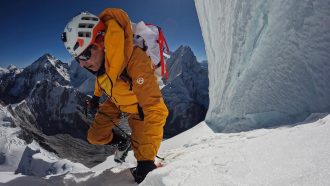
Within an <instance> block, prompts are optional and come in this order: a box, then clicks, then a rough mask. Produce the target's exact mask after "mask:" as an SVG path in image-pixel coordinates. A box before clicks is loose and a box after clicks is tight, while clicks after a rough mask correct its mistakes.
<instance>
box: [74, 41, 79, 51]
mask: <svg viewBox="0 0 330 186" xmlns="http://www.w3.org/2000/svg"><path fill="white" fill-rule="evenodd" d="M78 47H79V43H78V42H76V44H75V45H74V47H73V50H77V48H78Z"/></svg>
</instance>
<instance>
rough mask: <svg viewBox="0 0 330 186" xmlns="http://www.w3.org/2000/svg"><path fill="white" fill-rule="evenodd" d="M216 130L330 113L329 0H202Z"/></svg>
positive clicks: (212, 123)
mask: <svg viewBox="0 0 330 186" xmlns="http://www.w3.org/2000/svg"><path fill="white" fill-rule="evenodd" d="M195 4H196V9H197V13H198V17H199V21H200V25H201V28H202V34H203V38H204V41H205V45H206V53H207V58H208V65H209V83H210V86H209V96H210V106H209V110H208V113H207V116H206V122H207V123H208V124H209V125H210V127H211V128H212V129H213V130H214V131H216V132H236V131H246V130H250V129H255V128H263V127H272V126H277V125H281V124H288V123H296V122H298V121H302V120H304V119H305V118H306V117H307V116H308V115H309V114H310V113H315V112H329V111H330V96H329V95H330V81H329V80H330V73H329V71H330V63H329V61H330V11H329V10H330V3H329V1H328V0H314V1H311V0H278V1H271V0H244V1H240V0H195Z"/></svg>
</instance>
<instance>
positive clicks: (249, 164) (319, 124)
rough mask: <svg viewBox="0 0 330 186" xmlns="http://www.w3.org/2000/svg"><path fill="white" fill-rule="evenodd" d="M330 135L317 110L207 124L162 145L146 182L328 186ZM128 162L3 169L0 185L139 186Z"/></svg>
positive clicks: (327, 119) (329, 123)
mask: <svg viewBox="0 0 330 186" xmlns="http://www.w3.org/2000/svg"><path fill="white" fill-rule="evenodd" d="M320 118H322V119H320ZM329 133H330V115H326V114H313V115H311V116H310V117H309V118H307V120H306V121H304V122H302V123H297V124H296V125H295V126H291V127H282V128H276V129H259V130H254V131H249V132H241V133H229V134H226V133H222V134H217V133H213V132H212V130H211V129H210V128H209V127H208V126H207V125H206V124H205V123H204V122H202V123H200V124H199V125H197V126H195V127H194V128H192V129H190V130H188V131H186V132H184V133H182V134H180V135H178V136H176V137H173V138H171V139H169V140H167V141H165V142H163V143H162V145H161V149H160V152H159V156H161V157H164V158H165V160H164V161H163V162H162V163H163V164H164V165H165V166H164V167H161V168H158V169H156V170H155V171H153V172H151V173H150V174H149V175H148V176H147V178H146V180H145V181H144V182H142V183H141V185H146V186H162V185H163V186H164V185H166V186H173V185H187V186H188V185H189V186H199V185H206V186H209V185H297V186H298V185H299V186H300V185H329V184H330V162H329V161H328V158H329V156H330V145H329V144H330V138H329V137H328V135H329ZM311 136H312V137H311ZM41 159H43V160H45V159H47V158H46V157H44V158H41ZM127 161H128V162H126V163H124V164H122V165H118V164H116V163H115V162H114V161H113V156H110V157H109V158H108V159H107V160H106V161H105V162H103V163H101V164H99V165H97V166H95V167H93V168H92V169H87V168H85V167H80V168H79V166H78V165H75V168H74V170H75V171H76V172H71V173H68V174H66V175H65V176H63V175H62V176H61V175H55V176H51V177H48V178H47V179H46V178H41V177H28V176H20V175H14V174H13V173H0V175H1V176H0V183H5V185H20V184H34V185H42V184H44V185H54V186H55V185H87V186H88V185H100V186H103V185H104V186H105V185H128V186H129V185H136V184H135V183H134V181H133V177H132V176H131V175H130V173H129V171H128V170H127V168H129V167H132V166H134V165H135V163H136V162H135V160H134V158H133V154H132V152H130V153H129V156H128V158H127ZM158 161H159V160H158ZM58 164H60V162H59V163H58ZM70 165H73V164H70ZM53 167H55V166H53ZM58 168H59V170H61V169H60V167H58ZM78 172H80V173H78Z"/></svg>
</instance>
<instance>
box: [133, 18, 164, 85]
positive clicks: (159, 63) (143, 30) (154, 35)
mask: <svg viewBox="0 0 330 186" xmlns="http://www.w3.org/2000/svg"><path fill="white" fill-rule="evenodd" d="M132 26H133V33H134V45H136V46H139V47H140V48H142V49H144V50H145V51H146V53H147V55H148V56H149V57H150V58H151V61H152V63H153V65H154V69H155V75H156V77H157V80H158V83H160V82H162V80H161V78H162V77H163V76H164V75H165V77H166V79H167V78H168V69H167V66H166V59H168V58H169V57H170V56H169V48H168V45H167V43H166V40H165V37H164V34H163V32H162V30H161V28H160V27H158V26H155V25H151V24H145V23H144V22H143V21H141V22H139V23H132ZM159 67H160V68H159ZM160 86H162V83H161V84H160Z"/></svg>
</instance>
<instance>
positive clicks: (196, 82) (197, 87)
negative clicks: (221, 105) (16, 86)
mask: <svg viewBox="0 0 330 186" xmlns="http://www.w3.org/2000/svg"><path fill="white" fill-rule="evenodd" d="M202 64H203V65H201V63H198V62H197V59H196V57H195V55H194V54H193V52H192V51H191V49H190V48H189V47H188V46H181V47H179V48H178V49H177V50H176V51H175V52H174V53H173V54H172V56H171V58H170V59H169V60H168V61H167V65H168V68H169V78H168V80H167V81H166V83H165V84H166V86H165V87H164V88H163V89H162V93H163V98H164V100H165V103H166V105H167V107H168V109H169V113H170V114H169V116H168V118H167V121H166V125H165V128H164V136H165V137H167V138H168V137H172V136H174V135H177V134H179V133H181V132H183V131H185V130H187V129H189V128H191V127H193V126H195V125H196V124H198V123H199V122H201V121H203V120H204V118H205V115H206V111H207V109H208V104H209V97H208V70H207V63H205V62H204V63H202ZM205 64H206V65H205ZM205 66H206V68H205Z"/></svg>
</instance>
